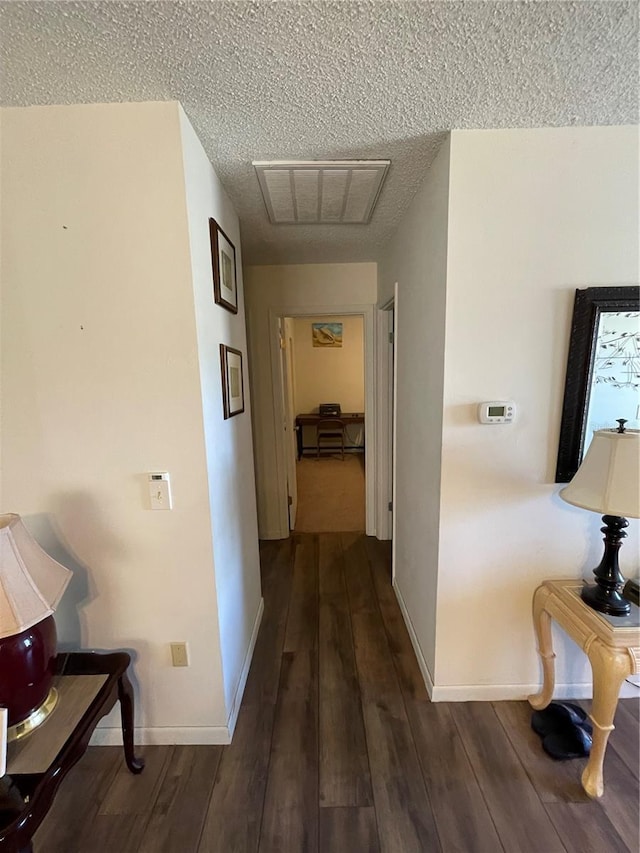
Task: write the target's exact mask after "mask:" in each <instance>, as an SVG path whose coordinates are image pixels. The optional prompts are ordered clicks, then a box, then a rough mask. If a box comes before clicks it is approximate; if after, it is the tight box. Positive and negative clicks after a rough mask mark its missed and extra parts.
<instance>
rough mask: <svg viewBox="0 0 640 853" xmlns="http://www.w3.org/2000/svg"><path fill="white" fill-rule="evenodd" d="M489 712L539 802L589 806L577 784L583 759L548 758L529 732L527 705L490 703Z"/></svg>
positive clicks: (532, 733) (585, 795)
mask: <svg viewBox="0 0 640 853" xmlns="http://www.w3.org/2000/svg"><path fill="white" fill-rule="evenodd" d="M493 708H494V710H495V712H496V714H497V716H498V719H499V720H500V722H501V723H502V727H503V728H504V730H505V732H506V734H507V736H508V738H509V740H510V741H511V745H512V746H513V748H514V750H515V752H516V754H517V755H518V758H519V759H520V762H521V763H522V765H523V767H524V769H525V770H526V771H527V773H528V774H529V778H530V779H531V781H532V783H533V786H534V788H535V789H536V791H537V793H538V796H539V797H540V799H541V800H542V802H544V803H587V802H589V797H588V796H587V794H586V793H585V791H584V789H583V787H582V782H581V776H582V771H583V770H584V768H585V766H586V763H587V761H586V759H576V760H575V761H554V760H553V759H552V758H550V757H549V756H548V755H547V753H546V752H545V751H544V750H543V748H542V740H541V738H540V736H539V735H537V734H536V733H535V732H534V731H533V729H532V728H531V713H532V711H533V709H532V708H531V706H530V705H529V703H528V702H494V703H493Z"/></svg>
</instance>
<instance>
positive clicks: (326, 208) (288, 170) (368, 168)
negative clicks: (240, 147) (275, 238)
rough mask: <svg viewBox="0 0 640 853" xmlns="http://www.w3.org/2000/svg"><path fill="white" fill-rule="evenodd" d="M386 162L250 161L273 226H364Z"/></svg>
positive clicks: (382, 177)
mask: <svg viewBox="0 0 640 853" xmlns="http://www.w3.org/2000/svg"><path fill="white" fill-rule="evenodd" d="M390 163H391V161H390V160H292V161H284V160H261V161H254V162H253V166H254V167H255V170H256V174H257V176H258V181H259V183H260V189H261V190H262V196H263V198H264V203H265V205H266V207H267V212H268V214H269V219H270V220H271V222H273V224H274V225H292V224H300V225H313V224H319V225H336V224H342V225H364V224H366V223H367V222H369V220H370V219H371V214H372V213H373V208H374V207H375V204H376V201H377V200H378V195H379V194H380V188H381V187H382V182H383V181H384V178H385V175H386V174H387V169H388V168H389V165H390Z"/></svg>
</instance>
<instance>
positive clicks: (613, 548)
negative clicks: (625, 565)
mask: <svg viewBox="0 0 640 853" xmlns="http://www.w3.org/2000/svg"><path fill="white" fill-rule="evenodd" d="M602 520H603V521H604V527H601V528H600V530H601V531H602V532H603V533H604V554H603V555H602V560H601V561H600V565H599V566H598V567H597V568H595V569H594V570H593V574H594V577H595V579H596V585H595V586H586V587H584V589H583V590H582V600H583V601H584V602H585V604H588V605H589V607H593V609H594V610H597V611H598V612H599V613H606V614H607V615H608V616H628V615H629V613H630V612H631V605H630V604H629V602H628V601H627V600H626V599H624V598H623V597H622V595H621V592H622V586H623V584H624V578H623V576H622V573H621V572H620V567H619V566H618V552H619V550H620V546H621V545H622V540H623V539H625V538H626V535H627V534H626V533H625V530H624V529H625V527H628V526H629V522H628V521H627V519H626V518H622V516H620V515H603V516H602Z"/></svg>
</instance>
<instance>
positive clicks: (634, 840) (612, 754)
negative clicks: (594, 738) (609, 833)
mask: <svg viewBox="0 0 640 853" xmlns="http://www.w3.org/2000/svg"><path fill="white" fill-rule="evenodd" d="M603 771H604V794H603V795H602V797H601V798H600V799H599V800H598V801H597V803H598V805H599V806H600V808H602V809H604V810H605V812H606V814H607V817H608V818H609V820H610V821H611V823H612V824H613V825H614V826H615V828H616V831H617V832H618V835H619V836H620V837H621V838H622V840H623V841H624V843H625V844H626V845H627V847H628V848H629V850H632V851H637V850H640V814H639V811H640V796H639V789H638V780H637V779H636V778H635V777H634V775H633V774H632V773H631V771H630V770H629V768H628V767H627V766H626V764H625V763H624V762H623V761H622V760H621V758H620V756H619V755H618V753H617V751H616V750H615V749H607V752H606V754H605V757H604V767H603Z"/></svg>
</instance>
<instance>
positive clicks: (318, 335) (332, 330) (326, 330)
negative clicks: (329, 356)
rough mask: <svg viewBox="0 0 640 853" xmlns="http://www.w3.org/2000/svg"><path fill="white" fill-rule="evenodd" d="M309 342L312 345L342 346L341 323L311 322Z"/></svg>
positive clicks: (325, 347)
mask: <svg viewBox="0 0 640 853" xmlns="http://www.w3.org/2000/svg"><path fill="white" fill-rule="evenodd" d="M311 342H312V346H314V347H323V348H324V349H327V348H334V347H341V346H342V323H312V324H311Z"/></svg>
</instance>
